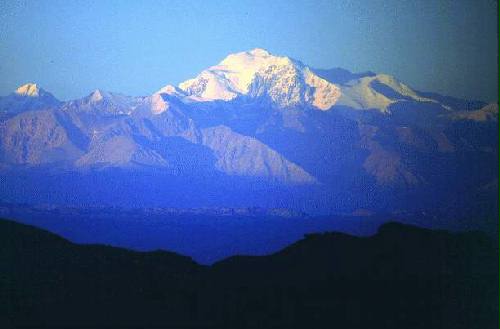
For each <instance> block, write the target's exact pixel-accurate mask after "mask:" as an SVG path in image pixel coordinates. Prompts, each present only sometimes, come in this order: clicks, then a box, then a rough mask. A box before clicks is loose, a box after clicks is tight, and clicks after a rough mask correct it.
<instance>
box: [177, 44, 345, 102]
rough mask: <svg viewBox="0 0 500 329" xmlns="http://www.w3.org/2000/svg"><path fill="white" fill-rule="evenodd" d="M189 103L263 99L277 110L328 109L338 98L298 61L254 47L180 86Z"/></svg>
mask: <svg viewBox="0 0 500 329" xmlns="http://www.w3.org/2000/svg"><path fill="white" fill-rule="evenodd" d="M179 89H180V90H181V91H182V92H184V93H185V94H186V96H187V98H188V100H190V101H214V100H224V101H229V100H232V99H235V98H237V97H241V96H245V97H250V98H256V97H266V98H268V99H270V100H271V101H272V102H273V103H274V104H276V105H278V106H280V107H289V106H295V105H311V106H313V107H315V108H317V109H321V110H327V109H329V108H330V107H331V106H333V105H334V104H335V102H336V101H337V99H338V98H339V97H340V90H339V88H338V87H337V86H336V85H334V84H332V83H330V82H328V81H326V80H324V79H322V78H320V77H319V76H317V75H316V74H314V73H313V72H312V71H311V70H310V69H309V68H308V67H306V66H304V65H303V64H302V63H300V62H299V61H296V60H293V59H291V58H289V57H285V56H276V55H272V54H270V53H269V52H268V51H266V50H264V49H260V48H256V49H253V50H250V51H245V52H240V53H235V54H231V55H229V56H227V57H226V58H225V59H224V60H222V61H221V62H220V63H219V64H217V65H215V66H212V67H210V68H208V69H206V70H204V71H202V72H201V73H200V74H199V75H198V76H197V77H196V78H194V79H190V80H187V81H185V82H183V83H181V84H179Z"/></svg>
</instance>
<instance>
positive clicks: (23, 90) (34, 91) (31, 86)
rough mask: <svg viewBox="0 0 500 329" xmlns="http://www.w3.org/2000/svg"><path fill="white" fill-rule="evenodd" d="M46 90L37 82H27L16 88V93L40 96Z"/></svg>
mask: <svg viewBox="0 0 500 329" xmlns="http://www.w3.org/2000/svg"><path fill="white" fill-rule="evenodd" d="M44 93H45V91H44V90H43V89H41V88H39V87H38V86H37V84H36V83H27V84H24V85H22V86H20V87H19V88H17V89H16V91H15V94H16V95H19V96H27V97H38V96H40V94H44Z"/></svg>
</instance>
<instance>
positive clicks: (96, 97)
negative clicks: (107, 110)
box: [89, 89, 106, 103]
mask: <svg viewBox="0 0 500 329" xmlns="http://www.w3.org/2000/svg"><path fill="white" fill-rule="evenodd" d="M105 96H106V93H104V92H103V91H101V90H99V89H96V90H94V92H93V93H92V94H90V98H89V100H90V101H91V102H94V103H97V102H100V101H102V100H103V99H104V98H105Z"/></svg>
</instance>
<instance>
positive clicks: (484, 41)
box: [0, 0, 498, 101]
mask: <svg viewBox="0 0 500 329" xmlns="http://www.w3.org/2000/svg"><path fill="white" fill-rule="evenodd" d="M497 13H498V3H497V1H496V0H434V1H431V0H429V1H423V0H422V1H405V0H365V1H333V0H328V1H298V0H293V1H292V0H289V1H275V0H273V1H269V0H267V1H258V0H250V1H242V0H236V1H187V0H182V1H147V0H146V1H132V0H129V1H127V0H122V1H106V0H102V1H56V0H51V1H28V0H26V1H14V0H11V1H6V0H2V1H0V95H6V94H8V93H10V92H11V91H13V90H14V89H15V88H16V87H17V86H19V85H21V84H23V83H26V82H37V83H38V84H39V85H40V86H42V87H43V88H44V89H46V90H48V91H51V92H52V93H53V94H55V95H56V96H57V97H58V98H60V99H64V100H65V99H71V98H79V97H82V96H84V95H86V94H88V93H90V92H91V91H92V90H93V89H96V88H102V89H104V90H109V91H116V92H121V93H125V94H129V95H146V94H151V93H153V92H154V91H156V90H158V89H159V88H160V87H162V86H164V85H165V84H169V83H170V84H177V83H179V82H181V81H184V80H186V79H188V78H191V77H194V76H195V75H197V73H199V72H200V71H201V70H202V69H204V68H207V67H209V66H211V65H214V64H216V63H218V62H219V61H220V60H222V59H223V58H224V57H225V56H226V55H227V54H229V53H232V52H237V51H243V50H248V49H252V48H256V47H259V48H265V49H267V50H269V51H270V52H271V53H275V54H279V55H287V56H290V57H293V58H296V59H299V60H301V61H302V62H304V63H305V64H307V65H309V66H311V67H316V68H332V67H343V68H346V69H349V70H352V71H366V70H371V71H374V72H380V73H388V74H392V75H394V76H396V77H397V78H399V79H400V80H402V81H403V82H405V83H407V84H409V85H410V86H412V87H414V88H416V89H419V90H425V91H435V92H440V93H442V94H446V95H453V96H458V97H462V98H469V99H471V98H475V99H482V100H485V101H492V100H498V39H497V24H498V16H497Z"/></svg>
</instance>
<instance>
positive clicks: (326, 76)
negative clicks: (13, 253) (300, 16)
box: [0, 49, 498, 214]
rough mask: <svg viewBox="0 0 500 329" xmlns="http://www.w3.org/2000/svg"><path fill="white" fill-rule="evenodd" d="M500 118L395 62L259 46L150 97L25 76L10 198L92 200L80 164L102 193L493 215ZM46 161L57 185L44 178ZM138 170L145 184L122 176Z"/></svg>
mask: <svg viewBox="0 0 500 329" xmlns="http://www.w3.org/2000/svg"><path fill="white" fill-rule="evenodd" d="M497 128H498V104H489V105H487V104H485V103H482V102H478V101H475V102H474V101H464V100H458V99H454V98H451V97H444V96H440V95H437V94H432V93H422V92H418V91H415V90H413V89H411V88H410V87H409V86H407V85H405V84H404V83H402V82H400V81H398V80H396V79H395V78H394V77H391V76H388V75H385V74H375V73H371V72H367V73H361V74H354V73H351V72H349V71H346V70H342V69H333V70H314V69H311V68H309V67H307V66H306V65H304V64H303V63H301V62H299V61H297V60H294V59H290V58H287V57H281V56H274V55H272V54H269V53H268V52H267V51H265V50H262V49H254V50H252V51H248V52H243V53H237V54H231V55H229V56H228V57H227V58H225V59H224V60H223V61H221V62H220V63H219V64H218V65H215V66H213V67H210V68H208V69H207V70H204V71H203V72H201V73H200V74H199V75H198V76H197V77H195V78H193V79H190V80H187V81H185V82H183V83H181V84H180V85H179V86H177V87H174V86H170V85H167V86H165V87H164V88H161V89H160V90H159V91H158V92H157V93H155V94H153V95H151V96H147V97H129V96H125V95H121V94H116V93H110V92H105V91H101V90H96V91H95V92H93V93H92V94H90V95H88V96H87V97H84V98H82V99H79V100H72V101H68V102H59V101H57V100H56V99H55V98H54V97H53V96H52V95H51V94H49V93H48V92H45V91H43V90H42V89H41V88H39V87H38V86H36V85H34V84H28V85H25V86H22V87H20V88H19V89H18V90H17V91H16V92H15V93H14V94H12V95H9V96H6V97H3V98H1V99H0V179H1V180H2V182H3V184H2V188H0V198H2V199H6V200H9V201H14V202H35V203H36V202H46V199H47V198H49V199H50V200H57V202H62V203H64V202H66V203H72V202H73V203H74V201H69V200H68V198H71V199H72V200H77V201H76V202H79V203H81V204H85V203H88V202H89V200H88V198H89V196H88V194H85V193H80V192H79V190H82V189H83V188H82V189H80V188H78V186H76V188H75V185H74V184H75V182H74V180H72V179H71V177H76V176H79V177H80V176H85V175H87V176H86V177H87V178H86V179H82V181H86V183H85V184H84V185H88V186H90V185H92V184H94V186H95V191H93V194H92V198H93V199H94V200H100V201H97V203H111V204H123V203H131V202H133V203H136V205H138V206H139V205H142V204H147V203H148V202H149V201H148V200H151V199H154V198H151V197H150V196H151V194H161V195H162V199H163V200H169V201H168V202H170V201H171V200H173V199H175V198H177V197H178V196H179V195H184V196H186V195H189V196H190V197H189V198H188V199H190V200H191V204H189V205H188V206H190V207H202V206H206V204H204V202H203V198H204V197H200V195H201V194H203V195H204V196H206V195H212V196H213V197H212V198H211V202H212V203H213V204H212V205H214V206H233V205H231V204H228V203H227V202H226V201H225V200H224V198H221V197H220V196H219V195H220V194H222V195H257V194H267V197H266V198H265V199H266V201H265V202H266V203H270V204H266V205H264V202H261V201H257V200H253V201H249V200H248V199H247V200H246V201H245V200H244V199H242V200H240V201H241V202H243V203H245V202H246V204H244V206H266V207H285V208H293V209H297V210H301V211H307V212H312V213H334V212H339V211H343V212H349V211H355V210H356V209H371V210H375V211H379V210H383V211H400V210H408V209H412V210H413V209H436V208H443V207H444V208H449V209H453V210H454V211H459V212H460V211H461V212H464V213H465V212H469V213H474V211H477V210H478V209H481V211H483V212H485V213H489V214H491V213H495V212H497V208H498V203H497V192H496V190H497V189H496V188H495V186H497V185H498V183H497V181H498V173H497V168H498V129H497ZM117 168H118V169H119V170H117ZM40 172H42V173H44V174H45V175H49V177H50V179H52V181H53V182H56V183H55V184H56V185H57V186H58V188H57V189H53V188H51V187H50V186H49V185H51V184H48V183H47V184H46V183H40V184H37V183H36V181H37V179H41V178H40V174H39V173H40ZM68 173H73V175H70V174H68ZM119 173H122V174H119ZM96 176H99V177H102V176H104V177H105V179H102V180H101V181H105V182H107V184H108V185H111V186H122V187H123V188H122V189H121V193H120V195H121V196H122V197H120V196H118V195H116V196H114V195H111V196H110V195H109V194H106V193H104V192H99V191H102V190H105V189H106V188H105V187H104V188H103V187H102V186H99V185H102V184H100V183H99V180H96V178H95V177H96ZM130 176H133V177H137V179H136V182H137V184H136V185H131V184H124V183H123V182H124V181H126V180H128V177H130ZM27 177H29V178H27ZM151 177H153V178H152V179H151ZM20 181H24V182H25V183H26V182H27V181H28V184H23V183H20ZM30 182H31V183H30ZM270 184H271V185H273V186H274V187H273V188H275V190H276V189H278V190H279V191H280V192H279V193H277V194H276V195H273V194H271V193H270V192H269V191H270V190H269V189H268V186H269V185H270ZM31 185H33V187H30V186H31ZM52 185H54V184H52ZM167 185H168V188H166V186H167ZM144 186H146V187H147V188H148V189H149V190H148V191H147V193H144V194H143V195H142V196H137V197H136V198H134V199H133V201H131V195H133V194H134V192H135V191H136V190H142V189H143V187H144ZM193 186H195V187H193ZM221 186H224V187H223V188H221ZM169 191H174V192H173V193H172V192H169ZM193 191H195V193H193ZM297 191H299V192H297ZM100 193H101V194H100ZM304 195H305V196H306V199H304ZM254 199H258V197H257V198H254ZM298 199H300V200H305V201H304V202H303V203H302V204H298V203H297V202H296V200H298ZM464 200H465V202H464ZM165 202H166V203H168V202H167V201H165ZM149 205H156V204H153V203H151V202H149ZM160 205H162V204H160ZM163 205H164V204H163ZM169 206H171V204H170V203H169ZM177 206H184V205H177ZM450 211H451V210H450Z"/></svg>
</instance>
